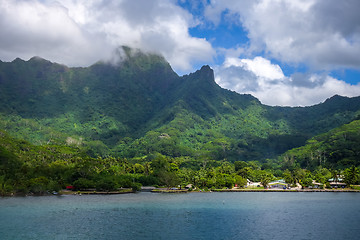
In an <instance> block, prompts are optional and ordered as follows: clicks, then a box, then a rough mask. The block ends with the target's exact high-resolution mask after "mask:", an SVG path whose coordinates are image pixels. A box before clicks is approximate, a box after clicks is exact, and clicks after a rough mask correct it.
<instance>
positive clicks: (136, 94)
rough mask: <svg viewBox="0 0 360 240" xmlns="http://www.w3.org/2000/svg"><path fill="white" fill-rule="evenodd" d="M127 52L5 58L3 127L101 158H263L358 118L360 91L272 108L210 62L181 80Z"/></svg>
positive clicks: (1, 67)
mask: <svg viewBox="0 0 360 240" xmlns="http://www.w3.org/2000/svg"><path fill="white" fill-rule="evenodd" d="M123 52H124V53H125V57H123V58H122V61H121V62H120V63H117V64H112V63H108V62H98V63H95V64H93V65H91V66H89V67H86V68H69V67H66V66H64V65H61V64H57V63H52V62H50V61H48V60H45V59H42V58H39V57H33V58H31V59H29V60H28V61H24V60H21V59H15V60H14V61H12V62H10V63H6V62H0V100H1V103H0V128H1V129H4V130H7V131H8V132H9V133H11V134H12V135H13V136H17V137H20V136H22V137H23V138H26V140H28V141H30V142H32V143H35V144H39V143H40V144H44V143H47V142H50V143H51V142H53V143H60V144H66V139H68V138H69V137H70V138H72V139H77V141H80V142H81V144H80V145H82V146H83V147H84V148H86V149H88V151H89V152H91V154H92V155H95V156H96V155H100V156H103V155H113V154H115V155H119V156H123V157H134V156H140V155H146V154H149V153H151V152H160V153H163V154H170V155H176V156H181V155H185V156H206V157H208V158H216V159H222V158H225V159H229V160H231V161H234V160H236V159H244V160H251V159H253V160H262V159H265V158H268V157H273V156H276V155H278V154H281V153H283V152H285V151H286V150H288V149H290V148H291V147H298V146H301V144H304V143H305V141H306V140H307V139H309V138H311V137H313V136H314V135H316V134H319V133H323V132H326V131H329V130H330V129H332V128H335V127H339V126H341V125H342V124H346V123H349V122H351V121H352V120H354V119H356V118H358V117H359V115H360V97H354V98H346V97H340V96H334V97H332V98H329V99H328V100H326V101H325V102H324V103H320V104H317V105H314V106H310V107H272V106H267V105H263V104H261V102H260V101H259V100H258V99H256V98H255V97H253V96H251V95H246V94H238V93H235V92H232V91H229V90H225V89H222V88H221V87H220V86H219V85H217V83H216V82H215V79H214V72H213V70H212V69H211V68H210V67H209V66H208V65H205V66H203V67H202V68H201V69H200V70H198V71H196V72H194V73H190V74H188V75H184V76H181V77H180V76H178V75H177V74H176V73H175V72H174V71H173V70H172V69H171V66H170V65H169V63H167V62H166V60H165V59H164V58H163V57H161V56H158V55H155V54H144V53H142V52H140V51H134V50H132V49H129V48H123ZM26 122H27V124H26ZM29 125H30V126H32V127H29ZM161 134H167V135H168V136H170V138H160V136H162V135H161ZM167 135H163V136H167ZM51 136H52V137H51ZM80 139H82V140H80ZM219 139H222V140H221V141H218V140H219ZM289 139H291V140H289ZM274 141H275V142H274ZM276 144H277V145H278V146H273V145H276ZM257 145H258V146H257ZM280 145H281V146H280ZM165 148H167V150H164V149H165ZM260 148H261V149H260ZM94 149H95V150H94ZM96 149H97V150H96ZM130 152H131V153H130ZM219 152H220V153H219Z"/></svg>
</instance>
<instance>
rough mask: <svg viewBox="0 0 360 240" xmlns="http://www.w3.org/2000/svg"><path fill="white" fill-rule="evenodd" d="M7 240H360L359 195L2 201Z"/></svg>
mask: <svg viewBox="0 0 360 240" xmlns="http://www.w3.org/2000/svg"><path fill="white" fill-rule="evenodd" d="M0 239H47V240H48V239H292V240H296V239H317V240H318V239H326V240H328V239H337V240H338V239H348V240H349V239H360V193H281V192H279V193H277V192H269V193H261V192H253V193H251V192H242V193H188V194H160V193H137V194H122V195H82V196H76V195H72V196H42V197H11V198H10V197H9V198H0Z"/></svg>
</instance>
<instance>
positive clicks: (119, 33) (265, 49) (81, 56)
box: [0, 0, 360, 106]
mask: <svg viewBox="0 0 360 240" xmlns="http://www.w3.org/2000/svg"><path fill="white" fill-rule="evenodd" d="M359 11H360V1H357V0H343V1H337V0H326V1H325V0H242V1H239V0H222V1H216V0H152V1H148V0H116V1H115V0H94V1H87V0H58V1H54V0H27V1H25V0H17V1H12V0H0V59H1V60H2V61H12V60H13V59H15V58H16V57H21V58H23V59H25V60H27V59H29V58H31V57H32V56H40V57H43V58H46V59H48V60H50V61H53V62H58V63H62V64H66V65H68V66H89V65H91V64H93V63H95V62H96V61H98V60H102V61H110V60H116V56H115V55H114V49H116V48H117V47H118V46H120V45H127V46H130V47H133V48H138V49H141V50H142V51H144V52H151V53H158V54H161V55H163V56H164V57H165V58H166V59H167V60H168V61H169V63H170V64H171V66H172V67H173V69H174V70H175V71H176V72H177V73H178V74H179V75H183V74H188V73H190V72H193V71H196V70H197V69H199V68H200V67H201V66H202V65H205V64H207V65H210V66H211V67H212V68H213V69H214V73H215V80H216V82H217V83H218V84H219V85H220V86H222V87H223V88H227V89H230V90H233V91H236V92H238V93H240V94H242V93H246V94H252V95H254V96H255V97H257V98H258V99H259V100H260V101H261V102H263V103H264V104H268V105H281V106H308V105H313V104H317V103H319V102H323V101H324V100H326V99H327V98H329V97H331V96H333V95H335V94H339V95H343V96H349V97H353V96H359V95H360V14H358V13H359Z"/></svg>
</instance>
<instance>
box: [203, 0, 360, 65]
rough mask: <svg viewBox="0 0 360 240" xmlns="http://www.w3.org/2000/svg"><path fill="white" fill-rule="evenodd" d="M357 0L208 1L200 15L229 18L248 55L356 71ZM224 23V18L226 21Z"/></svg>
mask: <svg viewBox="0 0 360 240" xmlns="http://www.w3.org/2000/svg"><path fill="white" fill-rule="evenodd" d="M359 10H360V1H358V0H342V1H337V0H324V1H318V0H244V1H238V0H226V1H211V3H210V4H209V5H208V6H207V7H206V11H205V16H206V18H207V19H208V20H209V21H212V22H213V23H214V24H218V23H219V21H220V16H221V15H222V14H224V12H225V13H227V14H228V15H229V14H230V15H233V18H232V19H235V21H233V24H241V25H242V26H243V27H244V29H245V30H246V31H247V36H248V38H249V42H250V44H249V48H248V49H247V50H248V52H250V53H255V54H256V53H261V52H265V53H266V54H267V56H269V57H272V58H275V59H278V60H280V61H282V62H287V63H295V64H298V63H305V64H308V65H309V66H310V67H311V68H312V69H317V70H319V69H320V70H333V69H337V68H353V69H360V54H359V53H360V14H359ZM229 19H230V18H229Z"/></svg>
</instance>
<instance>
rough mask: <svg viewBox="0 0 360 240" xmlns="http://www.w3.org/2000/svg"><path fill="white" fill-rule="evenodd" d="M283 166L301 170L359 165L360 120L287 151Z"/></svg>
mask: <svg viewBox="0 0 360 240" xmlns="http://www.w3.org/2000/svg"><path fill="white" fill-rule="evenodd" d="M283 158H284V159H285V162H284V165H286V164H288V163H290V162H291V164H292V165H296V164H298V165H300V167H302V168H307V169H315V168H317V167H319V166H320V167H326V168H340V169H342V168H345V167H350V166H359V165H360V120H355V121H353V122H351V123H349V124H345V125H343V126H341V127H338V128H335V129H333V130H331V131H329V132H327V133H324V134H320V135H318V136H315V137H313V138H311V139H310V140H308V141H307V143H306V145H305V146H302V147H299V148H295V149H292V150H289V151H287V152H286V153H285V154H284V155H283Z"/></svg>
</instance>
